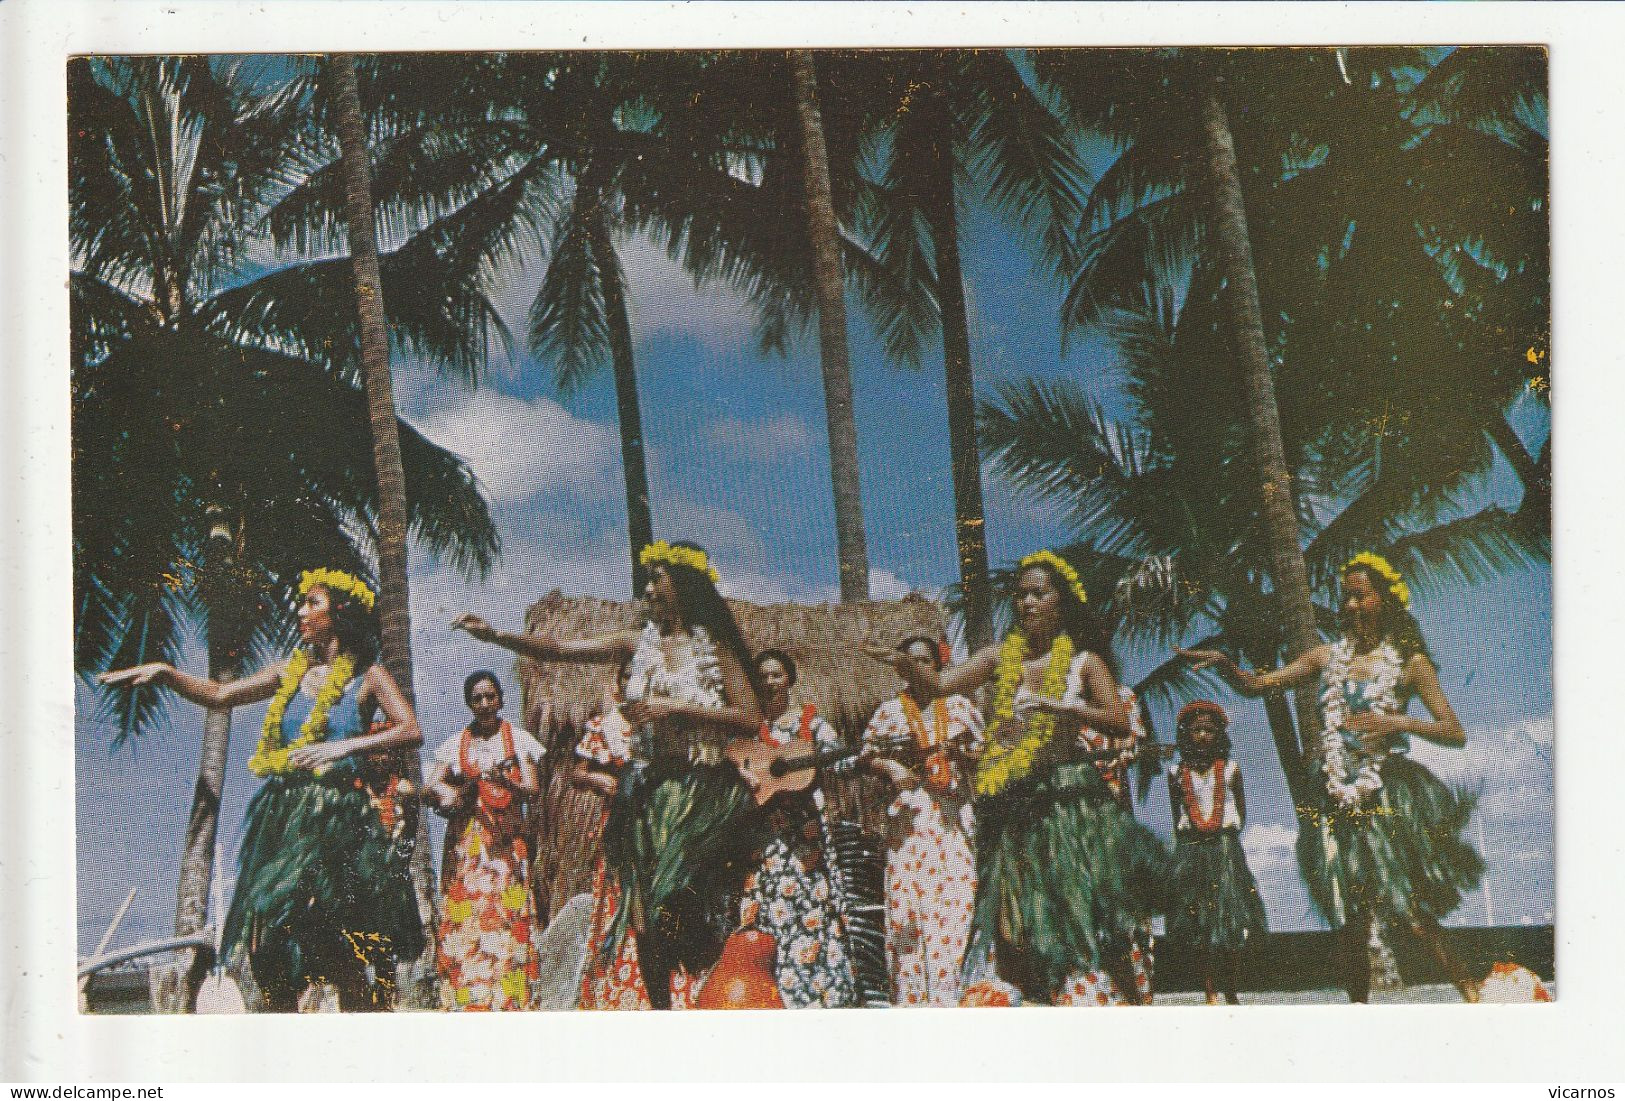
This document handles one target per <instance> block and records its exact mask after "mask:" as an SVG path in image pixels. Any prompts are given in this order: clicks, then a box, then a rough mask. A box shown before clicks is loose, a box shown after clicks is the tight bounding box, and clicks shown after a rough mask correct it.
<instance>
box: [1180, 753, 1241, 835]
mask: <svg viewBox="0 0 1625 1101" xmlns="http://www.w3.org/2000/svg"><path fill="white" fill-rule="evenodd" d="M1229 770H1230V763H1229V762H1228V761H1226V760H1225V759H1224V758H1223V757H1218V758H1216V759H1215V760H1214V762H1213V802H1212V805H1211V806H1209V807H1208V813H1207V814H1205V815H1204V814H1203V813H1202V801H1201V800H1200V799H1198V798H1197V797H1196V784H1195V781H1194V777H1195V775H1196V770H1195V769H1193V768H1191V766H1190V765H1187V764H1184V763H1181V764H1180V766H1179V786H1180V788H1181V790H1182V791H1183V793H1184V797H1185V817H1186V818H1189V819H1190V823H1191V825H1192V826H1193V827H1195V829H1196V832H1197V833H1217V832H1218V831H1219V828H1220V827H1221V826H1223V825H1224V807H1225V800H1226V798H1227V797H1228V796H1229V794H1230V791H1229V789H1230V785H1229V783H1228V782H1227V781H1228V780H1229Z"/></svg>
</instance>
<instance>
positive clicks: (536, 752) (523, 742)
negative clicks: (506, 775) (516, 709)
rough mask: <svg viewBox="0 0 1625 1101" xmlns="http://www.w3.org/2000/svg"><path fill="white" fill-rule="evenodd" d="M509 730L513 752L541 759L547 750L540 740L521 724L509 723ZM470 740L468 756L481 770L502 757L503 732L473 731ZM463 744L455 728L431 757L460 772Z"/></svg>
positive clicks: (520, 755) (536, 759)
mask: <svg viewBox="0 0 1625 1101" xmlns="http://www.w3.org/2000/svg"><path fill="white" fill-rule="evenodd" d="M512 730H513V752H514V756H516V757H522V758H524V759H525V760H528V761H530V762H531V763H532V764H536V763H538V762H540V761H541V759H542V758H543V757H544V756H545V755H546V754H547V750H546V749H544V748H543V747H542V743H541V742H538V741H537V740H536V738H535V736H534V735H532V734H531V732H530V731H528V730H526V729H525V728H524V727H521V726H515V727H512ZM469 742H470V744H469V747H468V756H469V759H470V761H471V762H472V763H473V765H474V767H475V768H477V769H479V770H480V771H481V772H484V771H485V770H486V769H488V768H490V767H491V766H493V765H495V764H498V763H500V762H501V761H502V758H503V751H502V732H501V731H500V730H498V731H496V732H495V733H493V734H492V735H491V736H490V737H489V738H482V737H480V736H479V735H477V734H476V735H475V736H474V737H473V738H470V739H469ZM462 745H463V733H462V731H458V732H457V733H456V734H453V735H452V736H451V737H449V738H447V739H446V740H445V741H443V742H441V743H440V745H439V746H437V747H436V748H435V751H434V759H435V760H436V761H437V762H439V763H440V764H443V765H446V766H448V767H449V768H450V769H451V773H452V775H454V776H455V775H458V773H459V769H460V760H459V759H460V757H461V750H462Z"/></svg>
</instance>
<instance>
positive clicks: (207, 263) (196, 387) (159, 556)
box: [69, 58, 497, 1008]
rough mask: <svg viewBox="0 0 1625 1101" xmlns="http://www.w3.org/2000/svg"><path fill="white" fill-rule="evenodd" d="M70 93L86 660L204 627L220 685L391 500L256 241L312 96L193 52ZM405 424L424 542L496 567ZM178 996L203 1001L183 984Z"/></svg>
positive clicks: (363, 546) (200, 882)
mask: <svg viewBox="0 0 1625 1101" xmlns="http://www.w3.org/2000/svg"><path fill="white" fill-rule="evenodd" d="M69 82H70V100H71V103H70V106H71V116H70V117H71V120H72V126H71V128H70V183H69V198H70V227H69V228H70V238H71V243H72V260H73V271H72V273H71V277H70V288H71V292H72V297H71V303H72V309H71V319H72V352H73V365H74V366H73V417H74V421H73V424H74V433H73V477H74V491H75V492H74V513H75V524H74V586H75V608H76V620H75V647H76V651H75V663H76V667H77V668H78V669H79V670H81V671H82V672H85V673H87V674H88V673H92V672H96V671H99V670H103V669H106V668H110V667H113V666H116V665H124V664H130V663H132V662H138V661H141V660H147V659H149V658H152V657H160V656H161V657H164V658H168V659H170V660H174V659H177V658H179V657H180V653H179V650H180V648H181V646H182V645H183V641H184V638H185V633H186V628H187V627H188V626H189V625H193V624H195V625H197V626H199V627H200V628H201V629H202V630H203V633H204V638H205V644H206V649H207V652H208V658H209V670H210V676H211V677H216V678H219V679H230V678H232V677H233V676H236V675H237V674H238V673H239V672H240V671H241V668H242V666H243V663H244V662H245V661H246V660H247V659H248V658H249V657H251V656H254V655H266V654H269V653H272V652H277V651H280V650H282V649H284V648H285V647H286V646H287V645H288V644H289V641H290V639H291V637H292V636H291V623H290V620H289V617H288V615H287V610H288V608H289V607H290V598H291V594H292V591H293V585H294V584H295V583H296V582H297V579H298V574H299V571H300V570H301V569H304V568H308V567H309V566H310V565H311V564H312V563H313V562H325V563H332V564H335V565H340V566H344V567H348V568H352V569H355V570H359V571H362V572H365V571H366V563H367V559H368V557H369V553H370V550H371V546H372V535H371V526H372V524H373V521H374V517H375V516H376V509H377V505H376V500H377V497H376V490H375V489H374V488H373V487H372V485H371V484H370V479H368V478H366V477H365V476H364V474H363V472H365V471H366V470H367V469H368V466H367V463H368V458H367V452H366V451H365V450H364V449H361V448H360V447H359V446H358V445H360V444H361V443H362V442H363V441H364V440H365V438H366V437H365V436H364V434H363V431H364V427H365V423H366V422H365V420H364V414H365V406H364V403H363V400H362V397H361V394H360V392H359V391H358V390H357V389H356V387H355V386H354V385H353V382H352V380H351V379H350V378H348V377H347V374H346V372H345V371H344V370H343V369H342V363H341V361H340V360H339V357H338V356H332V357H327V356H324V354H323V346H324V341H326V340H328V339H329V332H330V330H325V329H322V328H319V327H313V326H304V325H301V324H300V315H301V314H303V315H304V316H306V317H309V318H312V319H314V318H320V317H323V316H324V311H322V310H321V309H320V308H319V305H318V303H319V299H313V298H312V297H311V296H310V295H309V288H310V285H311V284H312V283H313V282H314V283H318V284H319V283H320V280H321V278H322V276H321V273H320V272H313V271H310V270H308V269H307V270H293V269H290V268H287V267H273V268H272V269H271V270H270V271H268V272H267V271H266V270H265V263H264V260H263V254H262V252H261V251H260V250H259V248H258V245H257V242H256V240H255V237H254V233H253V229H254V226H255V224H256V222H257V219H258V217H259V215H260V214H261V213H262V212H263V210H264V209H265V204H266V202H267V200H268V198H269V196H270V195H271V194H272V193H273V192H274V190H275V188H276V187H277V186H278V181H279V179H280V178H281V177H282V174H283V173H284V172H286V171H287V170H288V166H289V162H290V158H291V157H293V155H294V151H295V147H296V144H297V142H296V139H295V137H294V136H293V135H294V134H295V133H296V132H297V130H298V127H299V121H300V118H301V115H302V112H301V111H300V109H299V107H298V97H297V95H295V94H293V92H292V91H291V90H289V89H287V88H283V89H282V90H281V91H279V92H278V93H276V94H269V95H256V94H254V92H255V87H254V85H255V84H263V82H254V81H249V80H245V79H244V74H243V73H242V71H241V69H240V67H236V66H215V65H211V64H210V63H209V62H208V61H206V60H205V59H202V58H196V59H193V58H184V59H183V58H108V59H94V60H92V59H84V60H76V61H74V62H72V63H71V64H70V66H69ZM433 275H434V272H433V271H432V270H430V268H429V267H428V266H424V265H420V266H419V267H418V269H417V271H416V277H420V278H432V277H433ZM290 276H291V277H290ZM441 286H442V287H443V288H446V287H447V285H446V284H445V283H444V282H442V284H441ZM272 287H280V288H282V289H283V290H285V291H287V292H289V293H285V294H284V293H278V292H277V291H274V290H268V288H272ZM447 289H448V290H451V291H452V292H453V293H451V294H448V301H449V302H456V301H461V300H462V299H460V298H459V296H458V292H456V290H455V288H447ZM249 303H252V304H254V305H255V308H254V309H244V306H245V304H249ZM402 320H406V321H408V323H409V326H410V327H411V328H412V329H413V331H416V332H418V333H420V334H422V335H424V336H428V335H429V334H430V333H432V332H434V330H435V329H436V327H437V326H436V323H435V320H434V319H432V318H426V317H423V316H419V317H417V318H416V319H407V318H403V319H402ZM425 343H429V341H425ZM400 431H401V434H402V451H403V465H404V467H405V472H406V483H407V491H408V494H409V497H410V499H411V512H410V522H411V524H412V525H413V527H414V529H415V530H416V532H417V534H418V536H419V538H420V539H422V540H423V541H424V542H425V543H426V544H427V545H428V546H429V547H430V548H431V549H433V550H434V551H435V552H437V553H439V554H443V555H445V556H447V557H448V558H450V559H451V560H452V561H454V562H456V563H457V564H458V565H459V566H461V567H462V568H464V569H465V570H467V571H473V572H478V571H481V570H483V569H484V568H485V567H486V565H487V564H488V563H489V562H490V560H491V558H492V557H493V556H494V554H495V553H496V551H497V539H496V533H495V531H494V529H493V527H492V525H491V521H490V517H489V515H488V513H487V511H486V507H485V504H484V502H483V500H481V498H480V497H479V494H478V492H477V490H476V489H475V485H474V481H473V478H472V475H471V474H470V472H469V471H468V469H467V467H466V466H465V465H464V464H463V463H462V462H461V460H459V459H458V458H457V457H456V456H454V455H451V454H449V453H447V452H445V451H443V450H442V449H440V448H438V447H435V446H434V445H433V444H431V443H429V442H428V441H427V440H425V439H424V438H423V437H421V436H420V435H418V434H417V433H416V432H415V431H413V430H411V429H410V428H409V427H408V426H404V425H403V426H401V429H400ZM106 702H107V705H108V706H110V707H111V708H112V709H113V711H114V713H115V714H116V716H117V717H118V720H119V723H120V730H121V734H120V738H121V739H122V738H123V737H128V736H131V735H133V734H138V733H140V732H142V731H143V730H145V729H148V728H149V727H150V726H151V725H152V724H153V723H154V722H155V721H158V720H160V719H161V718H162V709H161V701H160V700H159V699H158V698H157V697H156V696H155V695H154V694H153V693H151V692H136V693H134V694H117V695H110V696H108V697H106ZM229 738H230V714H229V712H214V713H210V714H209V715H208V716H207V717H206V720H205V731H204V745H203V754H202V763H201V766H200V772H199V777H198V782H197V786H196V790H195V792H194V797H193V804H192V811H191V815H190V819H189V821H188V826H187V835H186V840H185V845H184V849H183V853H182V861H181V875H180V885H179V889H178V901H177V913H176V929H177V932H179V933H183V934H184V933H193V932H196V931H197V930H198V929H200V928H201V927H202V924H203V920H204V908H205V905H206V899H207V895H208V885H209V876H210V868H211V856H212V853H213V848H214V839H215V835H216V832H217V827H218V812H219V804H220V795H221V790H222V787H223V783H224V771H225V759H226V751H227V747H228V745H229ZM194 978H195V976H194ZM170 994H171V997H169V998H168V1004H169V1005H170V1006H171V1007H173V1008H180V1007H184V1006H186V1005H188V1004H190V990H189V989H188V988H187V985H186V984H182V987H181V988H180V989H178V990H173V991H171V992H170Z"/></svg>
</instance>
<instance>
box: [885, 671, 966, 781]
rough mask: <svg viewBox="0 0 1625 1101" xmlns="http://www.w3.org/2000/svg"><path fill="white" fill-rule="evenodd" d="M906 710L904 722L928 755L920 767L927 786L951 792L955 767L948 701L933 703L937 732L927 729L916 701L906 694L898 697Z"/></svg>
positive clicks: (916, 744)
mask: <svg viewBox="0 0 1625 1101" xmlns="http://www.w3.org/2000/svg"><path fill="white" fill-rule="evenodd" d="M897 701H898V703H899V704H900V705H901V706H902V708H903V721H904V722H906V723H907V724H908V729H909V732H910V733H911V734H912V735H913V737H914V746H915V748H916V749H920V750H923V751H925V754H924V757H923V759H922V761H921V767H923V768H924V769H925V786H926V787H928V788H930V789H931V790H932V791H935V792H945V791H952V790H953V787H954V773H953V767H952V766H951V765H950V764H949V763H948V750H947V747H948V701H947V700H945V699H943V698H942V697H941V696H938V697H937V698H936V699H934V700H932V701H931V718H932V721H933V723H934V724H935V726H936V729H935V731H932V730H930V729H927V727H926V725H925V716H924V715H922V714H921V713H920V705H919V704H917V703H915V702H914V697H913V696H911V695H909V694H908V693H907V692H904V693H903V694H902V695H900V696H898V697H897Z"/></svg>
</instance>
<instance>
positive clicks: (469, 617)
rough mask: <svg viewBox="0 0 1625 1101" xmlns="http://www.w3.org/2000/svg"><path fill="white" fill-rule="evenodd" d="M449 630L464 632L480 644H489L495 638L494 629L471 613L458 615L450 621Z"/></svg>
mask: <svg viewBox="0 0 1625 1101" xmlns="http://www.w3.org/2000/svg"><path fill="white" fill-rule="evenodd" d="M451 629H452V630H454V631H466V632H467V633H468V634H469V635H470V636H471V637H473V638H477V639H479V640H480V641H481V642H490V641H491V640H492V639H494V638H496V637H497V631H496V628H495V627H493V626H491V625H490V624H489V623H487V622H486V621H485V620H484V619H482V618H480V617H479V616H477V615H475V614H474V613H472V612H468V613H466V614H464V615H460V616H458V617H457V618H456V619H454V620H452V621H451Z"/></svg>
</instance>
